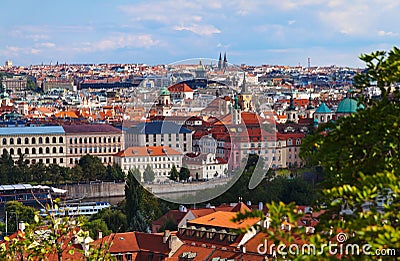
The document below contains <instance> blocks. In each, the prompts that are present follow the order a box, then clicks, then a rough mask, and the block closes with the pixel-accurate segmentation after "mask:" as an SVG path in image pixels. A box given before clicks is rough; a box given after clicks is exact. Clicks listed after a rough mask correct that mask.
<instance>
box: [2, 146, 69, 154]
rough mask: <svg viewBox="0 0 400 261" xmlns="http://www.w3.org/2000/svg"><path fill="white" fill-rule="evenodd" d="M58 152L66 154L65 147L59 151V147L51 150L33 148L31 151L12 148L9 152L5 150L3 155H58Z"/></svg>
mask: <svg viewBox="0 0 400 261" xmlns="http://www.w3.org/2000/svg"><path fill="white" fill-rule="evenodd" d="M57 152H58V153H64V148H63V147H59V148H58V149H57V147H53V148H50V147H46V148H42V147H40V148H31V149H30V148H25V149H21V148H18V149H16V150H15V149H14V148H11V149H10V151H8V150H7V149H3V154H5V153H8V154H10V155H20V154H25V155H29V154H43V153H45V154H50V153H53V154H56V153H57Z"/></svg>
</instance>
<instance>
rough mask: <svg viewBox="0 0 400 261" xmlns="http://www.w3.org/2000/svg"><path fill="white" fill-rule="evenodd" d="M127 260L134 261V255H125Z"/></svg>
mask: <svg viewBox="0 0 400 261" xmlns="http://www.w3.org/2000/svg"><path fill="white" fill-rule="evenodd" d="M125 258H126V261H132V254H131V253H126V254H125Z"/></svg>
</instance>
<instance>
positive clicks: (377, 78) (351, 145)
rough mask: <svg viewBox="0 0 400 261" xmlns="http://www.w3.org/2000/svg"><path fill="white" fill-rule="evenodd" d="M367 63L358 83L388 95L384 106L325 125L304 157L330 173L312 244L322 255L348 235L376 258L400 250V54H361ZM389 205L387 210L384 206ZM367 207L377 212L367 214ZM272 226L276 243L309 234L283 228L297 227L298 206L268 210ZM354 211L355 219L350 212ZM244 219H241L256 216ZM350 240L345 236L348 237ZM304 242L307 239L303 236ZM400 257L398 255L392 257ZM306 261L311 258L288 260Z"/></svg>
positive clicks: (368, 257)
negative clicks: (325, 248) (374, 85)
mask: <svg viewBox="0 0 400 261" xmlns="http://www.w3.org/2000/svg"><path fill="white" fill-rule="evenodd" d="M360 58H361V59H362V60H363V61H364V62H365V63H366V65H367V68H366V70H365V72H364V73H362V74H359V75H358V76H357V77H356V82H357V85H356V86H357V87H361V88H363V87H368V86H370V85H371V84H372V83H373V82H376V83H377V86H378V87H379V88H380V89H381V91H382V97H381V99H380V100H373V101H367V103H368V105H369V106H368V107H367V108H366V109H365V110H362V111H358V112H357V113H356V114H354V115H351V116H348V117H344V118H340V119H339V120H337V121H336V122H335V123H330V124H327V125H325V126H321V127H320V128H319V129H318V130H317V132H316V133H315V134H314V135H312V136H309V137H307V138H306V140H305V141H304V143H303V147H302V149H301V156H302V157H303V159H305V160H306V161H307V162H308V164H311V165H319V166H321V167H322V168H323V171H324V173H325V180H324V181H323V182H322V183H321V195H322V198H321V200H320V201H319V202H318V203H319V204H320V205H322V206H323V210H324V211H325V212H324V214H323V215H321V216H320V217H319V220H320V222H319V224H318V226H317V227H316V233H315V234H313V235H310V236H309V237H307V238H306V239H307V241H308V242H309V243H312V244H314V245H315V246H316V248H317V249H320V247H321V246H323V245H324V244H327V243H328V242H331V241H333V240H336V239H335V237H336V235H337V234H338V233H339V232H341V233H345V234H346V241H345V244H357V245H358V246H360V247H362V246H363V245H365V244H368V245H369V246H370V248H369V249H368V250H369V252H370V253H375V250H377V249H382V248H383V249H391V250H393V251H395V252H396V251H397V252H396V253H395V254H396V255H397V256H398V255H399V252H398V251H399V250H398V249H400V241H399V240H398V239H399V238H400V222H399V214H398V213H400V201H399V195H400V186H399V184H400V175H399V173H400V172H399V171H400V169H399V166H400V165H399V160H400V155H399V151H400V148H399V146H400V144H399V140H400V139H399V138H400V129H399V126H400V116H399V115H400V102H399V91H398V90H396V89H395V91H393V90H391V88H389V87H391V86H394V85H395V84H396V82H400V67H399V61H400V51H399V49H398V48H393V50H391V51H390V52H385V51H378V52H374V53H372V54H366V55H361V56H360ZM382 201H383V203H384V204H383V205H380V203H379V202H382ZM366 204H368V205H369V207H368V208H367V207H366V206H367V205H366ZM267 206H268V208H269V213H270V218H271V219H272V222H271V224H272V226H271V228H270V229H269V231H268V233H269V235H270V236H271V238H273V239H274V242H280V241H282V240H284V241H286V242H291V240H293V239H294V238H295V237H296V236H297V237H300V236H301V234H303V235H304V230H301V229H298V228H296V229H295V230H292V231H291V233H290V234H289V233H284V234H285V235H284V234H283V233H282V232H284V231H281V230H280V229H279V226H280V224H282V217H285V218H286V221H287V222H289V223H291V224H292V225H293V227H296V226H295V225H296V224H297V221H298V220H299V218H300V216H299V215H295V214H294V213H293V208H294V205H293V204H291V205H285V204H284V203H282V202H280V203H279V204H277V203H272V204H269V205H267ZM343 207H348V208H349V209H350V210H351V211H350V213H349V214H346V212H342V210H343ZM255 215H260V214H259V213H258V214H254V213H253V214H246V215H239V216H238V218H237V220H242V219H245V218H248V217H249V216H255ZM342 235H343V234H342ZM303 237H304V236H303ZM392 254H393V253H392ZM286 258H287V259H293V260H302V259H305V258H307V256H286ZM338 258H341V259H346V260H376V259H378V258H380V259H385V260H393V259H394V258H395V256H386V257H384V256H380V257H377V256H374V255H365V254H362V255H349V253H343V255H342V256H334V255H330V254H329V252H328V251H325V252H324V253H323V254H322V255H320V256H319V257H318V259H319V260H336V259H338Z"/></svg>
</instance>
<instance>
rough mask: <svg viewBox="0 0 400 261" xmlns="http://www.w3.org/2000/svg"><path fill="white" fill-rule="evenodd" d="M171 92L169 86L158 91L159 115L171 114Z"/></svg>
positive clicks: (157, 108)
mask: <svg viewBox="0 0 400 261" xmlns="http://www.w3.org/2000/svg"><path fill="white" fill-rule="evenodd" d="M171 108H172V104H171V93H170V92H169V91H168V89H167V88H165V87H162V88H161V89H160V91H159V93H158V100H157V104H156V111H157V115H158V116H170V115H171Z"/></svg>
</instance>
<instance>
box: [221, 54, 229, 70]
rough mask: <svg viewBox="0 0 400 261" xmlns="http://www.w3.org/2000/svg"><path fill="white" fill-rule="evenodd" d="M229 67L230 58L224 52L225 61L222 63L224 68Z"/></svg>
mask: <svg viewBox="0 0 400 261" xmlns="http://www.w3.org/2000/svg"><path fill="white" fill-rule="evenodd" d="M227 67H228V60H227V59H226V52H225V53H224V61H223V63H222V69H223V70H224V71H225V70H226V68H227Z"/></svg>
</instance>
